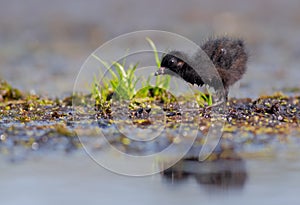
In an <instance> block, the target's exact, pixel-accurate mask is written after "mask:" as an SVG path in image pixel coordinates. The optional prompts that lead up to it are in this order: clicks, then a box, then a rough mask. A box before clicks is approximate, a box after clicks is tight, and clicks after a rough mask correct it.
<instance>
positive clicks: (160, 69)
mask: <svg viewBox="0 0 300 205" xmlns="http://www.w3.org/2000/svg"><path fill="white" fill-rule="evenodd" d="M165 70H166V68H165V67H160V68H159V69H158V70H157V71H156V72H155V73H154V75H155V76H158V75H164V74H166V72H165Z"/></svg>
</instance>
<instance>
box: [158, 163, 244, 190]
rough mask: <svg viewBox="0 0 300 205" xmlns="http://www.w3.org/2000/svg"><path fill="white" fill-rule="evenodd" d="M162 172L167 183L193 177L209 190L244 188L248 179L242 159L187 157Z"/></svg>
mask: <svg viewBox="0 0 300 205" xmlns="http://www.w3.org/2000/svg"><path fill="white" fill-rule="evenodd" d="M161 174H162V176H163V178H164V179H165V181H166V182H167V183H171V184H178V183H183V182H186V181H187V179H190V178H193V179H195V181H196V182H197V183H198V184H199V185H200V186H201V187H203V188H205V189H208V190H218V189H224V190H226V189H242V188H243V187H244V186H245V183H246V181H247V172H246V166H245V162H244V161H243V160H242V159H218V160H215V161H204V162H199V161H196V160H188V159H185V160H181V161H179V162H178V163H177V164H175V165H174V166H172V167H170V168H169V169H166V170H165V171H164V172H162V173H161Z"/></svg>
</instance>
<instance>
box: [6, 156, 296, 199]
mask: <svg viewBox="0 0 300 205" xmlns="http://www.w3.org/2000/svg"><path fill="white" fill-rule="evenodd" d="M1 161H2V160H1ZM242 164H243V165H242V166H233V165H232V164H231V165H230V167H227V168H224V167H226V166H219V167H218V165H207V164H206V165H205V164H204V165H203V166H202V165H201V164H199V163H198V162H188V163H187V167H188V166H192V170H190V175H188V176H185V177H175V175H176V173H175V174H173V178H172V177H171V178H170V176H168V177H164V176H163V175H161V174H156V175H153V176H149V177H126V176H120V175H116V174H114V173H111V172H109V171H108V170H106V169H104V168H102V167H101V166H99V165H97V164H96V163H94V162H93V161H92V160H90V159H89V157H88V156H87V155H86V154H85V153H84V152H80V153H77V154H75V155H64V156H58V155H51V156H43V157H42V158H41V157H38V156H36V157H33V158H32V159H30V160H28V161H26V162H25V163H17V164H15V163H7V162H5V163H2V162H1V163H0V166H1V173H0V180H1V184H0V190H1V194H0V195H1V204H7V205H13V204H31V205H35V204H37V205H38V204H73V205H77V204H78V205H79V204H137V203H143V204H154V203H158V202H159V203H160V204H161V203H166V204H183V203H189V204H196V203H197V204H241V203H242V204H274V205H275V204H282V203H286V204H297V203H298V202H299V198H298V197H297V196H298V190H299V183H300V180H299V179H300V178H299V177H298V175H299V171H300V160H294V159H293V160H288V159H284V158H280V157H277V158H273V159H268V158H266V159H260V160H259V159H256V160H246V161H244V162H243V163H242ZM210 166H214V168H213V170H214V172H216V170H217V169H220V170H221V169H223V168H224V169H227V170H232V171H233V172H231V173H230V171H227V172H225V173H223V174H221V175H218V174H216V173H210V174H209V170H210V169H209V167H210ZM182 167H184V166H182ZM220 167H223V168H220ZM187 170H189V168H186V171H187ZM192 173H193V174H192ZM177 176H180V175H177ZM182 176H183V175H182ZM176 178H179V179H181V180H179V181H178V180H176Z"/></svg>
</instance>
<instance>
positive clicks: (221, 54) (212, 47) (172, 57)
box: [155, 37, 248, 99]
mask: <svg viewBox="0 0 300 205" xmlns="http://www.w3.org/2000/svg"><path fill="white" fill-rule="evenodd" d="M201 49H202V50H203V51H204V52H205V53H206V54H207V56H208V57H209V58H210V60H211V61H212V63H213V64H214V66H215V68H216V70H217V72H218V73H216V72H215V69H213V68H211V67H207V65H209V63H207V60H206V59H205V56H204V55H203V52H202V51H199V52H197V53H196V54H195V55H194V56H191V57H189V56H188V55H187V54H185V53H183V52H180V51H172V52H170V53H168V54H167V55H165V56H164V57H163V59H162V62H161V67H160V68H159V70H158V71H156V73H155V75H163V74H172V72H173V73H176V74H178V75H179V76H180V77H182V78H183V79H184V80H185V81H187V82H189V83H191V84H197V85H199V86H202V85H204V84H208V85H210V86H212V87H214V88H215V89H216V90H221V89H222V85H223V86H224V93H223V94H224V97H225V99H227V96H228V88H229V86H231V85H233V84H234V83H235V82H237V81H238V80H239V79H241V78H242V76H243V74H244V73H245V71H246V63H247V59H248V56H247V53H246V51H245V48H244V43H243V41H242V40H233V39H229V38H225V37H224V38H219V39H215V40H209V41H207V42H206V43H205V44H203V45H202V46H201ZM170 71H171V72H170ZM221 81H222V82H221Z"/></svg>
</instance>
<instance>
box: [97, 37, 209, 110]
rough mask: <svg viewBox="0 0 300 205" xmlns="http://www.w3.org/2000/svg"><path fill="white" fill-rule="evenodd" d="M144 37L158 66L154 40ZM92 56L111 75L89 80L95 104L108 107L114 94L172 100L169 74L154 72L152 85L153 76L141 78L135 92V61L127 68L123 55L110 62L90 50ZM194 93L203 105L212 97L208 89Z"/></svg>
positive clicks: (125, 98)
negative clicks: (119, 58) (119, 59)
mask: <svg viewBox="0 0 300 205" xmlns="http://www.w3.org/2000/svg"><path fill="white" fill-rule="evenodd" d="M146 41H147V42H148V43H149V45H150V46H151V48H152V50H153V53H154V58H155V62H156V66H157V67H160V65H161V60H160V58H159V55H158V51H157V48H156V46H155V44H154V42H153V41H152V40H151V39H150V38H148V37H147V38H146ZM92 57H93V58H95V59H96V60H97V61H99V62H100V63H101V64H102V65H103V66H104V67H105V68H106V69H107V70H108V71H109V73H110V75H111V79H108V78H103V79H102V81H101V83H100V82H99V80H98V79H97V78H96V77H95V78H94V82H93V84H92V88H91V94H92V98H93V99H94V100H95V104H96V105H97V106H98V107H100V108H101V109H106V108H109V106H110V100H111V99H112V96H114V99H118V100H132V99H135V100H134V101H144V100H146V98H147V100H151V99H152V100H154V99H157V98H159V99H160V100H161V101H162V102H166V103H170V102H171V101H172V99H173V98H172V99H169V98H170V96H169V95H168V94H167V90H168V89H169V86H170V81H171V76H168V75H166V76H157V77H155V85H151V84H150V81H151V78H152V77H154V76H152V75H149V77H148V78H147V80H144V81H142V82H141V83H142V88H141V89H140V90H139V91H138V92H137V91H136V84H137V83H138V81H139V80H141V78H140V77H137V76H136V75H135V71H136V69H137V66H138V64H137V63H136V64H135V65H129V67H128V69H126V68H125V62H126V58H124V59H123V61H122V64H120V63H119V62H112V63H111V64H109V63H108V62H106V61H104V60H102V59H100V58H99V57H98V56H96V55H95V54H92ZM195 97H196V101H197V102H198V104H199V105H200V106H202V107H203V106H204V105H205V104H207V105H211V104H212V97H211V94H210V93H209V94H208V95H207V94H204V93H202V92H200V91H197V92H195ZM143 98H144V100H143ZM150 98H151V99H150Z"/></svg>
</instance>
